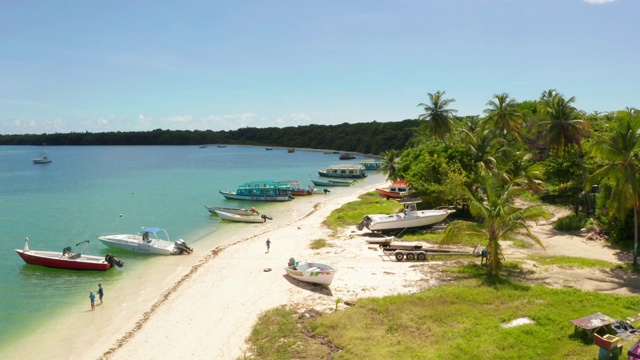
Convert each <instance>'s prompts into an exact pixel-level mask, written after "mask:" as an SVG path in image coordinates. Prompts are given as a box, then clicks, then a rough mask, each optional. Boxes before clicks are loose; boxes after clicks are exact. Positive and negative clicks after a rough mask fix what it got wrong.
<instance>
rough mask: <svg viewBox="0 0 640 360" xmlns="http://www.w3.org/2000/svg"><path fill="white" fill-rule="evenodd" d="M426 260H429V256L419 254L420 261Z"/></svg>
mask: <svg viewBox="0 0 640 360" xmlns="http://www.w3.org/2000/svg"><path fill="white" fill-rule="evenodd" d="M426 259H427V256H426V255H425V254H424V253H419V254H418V260H420V261H424V260H426Z"/></svg>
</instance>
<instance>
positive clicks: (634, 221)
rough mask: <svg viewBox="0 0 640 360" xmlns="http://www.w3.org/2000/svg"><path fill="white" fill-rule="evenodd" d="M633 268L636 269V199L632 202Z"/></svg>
mask: <svg viewBox="0 0 640 360" xmlns="http://www.w3.org/2000/svg"><path fill="white" fill-rule="evenodd" d="M633 267H634V269H637V268H638V198H637V197H636V200H635V201H634V202H633Z"/></svg>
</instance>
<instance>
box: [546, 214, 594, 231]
mask: <svg viewBox="0 0 640 360" xmlns="http://www.w3.org/2000/svg"><path fill="white" fill-rule="evenodd" d="M587 221H589V218H588V217H586V216H584V215H582V214H580V215H576V214H571V215H568V216H565V217H562V218H560V219H558V220H557V221H556V222H555V223H554V224H553V228H554V229H555V230H558V231H578V230H580V229H582V228H584V227H585V226H586V225H587Z"/></svg>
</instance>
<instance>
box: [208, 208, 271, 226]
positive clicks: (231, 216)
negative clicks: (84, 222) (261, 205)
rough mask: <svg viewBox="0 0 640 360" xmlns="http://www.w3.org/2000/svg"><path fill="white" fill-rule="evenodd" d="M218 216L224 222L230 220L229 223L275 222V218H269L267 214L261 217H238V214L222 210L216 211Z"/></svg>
mask: <svg viewBox="0 0 640 360" xmlns="http://www.w3.org/2000/svg"><path fill="white" fill-rule="evenodd" d="M216 214H218V216H219V217H220V219H222V220H229V221H235V222H250V223H264V222H267V220H273V218H271V217H269V216H268V215H266V214H262V215H260V216H253V215H238V214H232V213H228V212H224V211H222V210H216Z"/></svg>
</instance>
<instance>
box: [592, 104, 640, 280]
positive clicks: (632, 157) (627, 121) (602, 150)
mask: <svg viewBox="0 0 640 360" xmlns="http://www.w3.org/2000/svg"><path fill="white" fill-rule="evenodd" d="M614 126H615V130H614V131H613V132H611V133H609V136H608V137H606V138H604V139H601V141H599V142H597V143H594V144H593V145H592V147H591V152H592V154H593V155H594V156H596V157H597V158H599V159H601V160H603V161H604V163H605V165H604V166H603V167H601V168H600V169H599V170H598V171H596V172H595V173H593V175H591V176H590V177H589V181H588V183H587V184H588V185H591V184H596V183H597V182H598V181H599V180H600V179H602V178H609V179H611V180H612V182H613V183H614V184H615V186H614V187H613V191H612V192H611V197H610V198H609V201H608V205H609V208H610V209H611V210H612V211H613V212H614V213H615V214H617V215H618V216H620V217H623V216H624V215H625V213H626V212H627V211H628V209H629V208H630V207H633V226H634V229H633V265H634V266H635V267H637V266H638V211H639V209H640V180H639V179H638V176H637V173H638V164H639V162H640V118H637V117H636V118H634V117H631V116H630V115H629V114H628V113H627V114H621V115H620V116H619V117H618V121H617V122H616V123H614Z"/></svg>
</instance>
